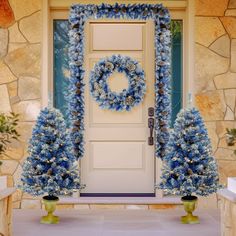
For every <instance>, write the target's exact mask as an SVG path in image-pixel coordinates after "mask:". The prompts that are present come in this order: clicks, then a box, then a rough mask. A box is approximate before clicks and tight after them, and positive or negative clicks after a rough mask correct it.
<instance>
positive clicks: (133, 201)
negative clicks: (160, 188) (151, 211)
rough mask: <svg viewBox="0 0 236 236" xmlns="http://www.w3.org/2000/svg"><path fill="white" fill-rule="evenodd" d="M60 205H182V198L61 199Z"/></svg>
mask: <svg viewBox="0 0 236 236" xmlns="http://www.w3.org/2000/svg"><path fill="white" fill-rule="evenodd" d="M59 204H124V205H146V204H182V202H181V200H180V197H163V198H157V197H78V198H76V197H60V200H59Z"/></svg>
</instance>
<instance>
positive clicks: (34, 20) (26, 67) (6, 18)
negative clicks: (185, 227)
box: [0, 0, 42, 207]
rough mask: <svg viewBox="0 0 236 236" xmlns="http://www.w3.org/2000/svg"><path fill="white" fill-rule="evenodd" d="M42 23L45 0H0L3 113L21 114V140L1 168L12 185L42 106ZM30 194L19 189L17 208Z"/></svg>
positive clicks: (0, 102) (15, 198)
mask: <svg viewBox="0 0 236 236" xmlns="http://www.w3.org/2000/svg"><path fill="white" fill-rule="evenodd" d="M41 22H42V19H41V0H9V1H8V0H0V112H4V113H5V112H6V113H8V112H11V111H13V112H16V113H19V114H20V117H19V118H20V122H19V133H20V134H21V137H20V140H19V142H14V143H13V144H12V145H11V147H10V148H9V150H8V152H7V156H4V157H3V158H4V159H5V160H4V161H3V165H2V166H1V169H0V171H1V175H8V176H9V177H10V178H9V180H10V183H9V184H10V185H16V184H17V183H18V182H19V179H20V174H21V171H22V167H21V166H22V162H23V160H24V159H25V157H26V155H27V153H26V152H27V143H28V139H29V137H30V135H31V130H32V126H33V124H34V121H35V119H36V116H37V115H38V112H39V109H40V93H41V91H40V70H41V68H40V63H41V58H40V51H41V46H40V41H41ZM22 197H23V201H22V203H21V200H22ZM27 197H28V196H26V195H24V196H23V195H22V193H21V192H20V191H17V192H16V193H15V194H14V195H13V202H14V207H20V205H21V204H22V206H24V204H26V203H25V202H26V200H24V199H25V198H27ZM32 201H34V204H37V205H39V201H37V200H32Z"/></svg>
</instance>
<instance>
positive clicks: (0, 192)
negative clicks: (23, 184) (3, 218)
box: [0, 188, 16, 200]
mask: <svg viewBox="0 0 236 236" xmlns="http://www.w3.org/2000/svg"><path fill="white" fill-rule="evenodd" d="M15 191H16V189H15V188H5V189H2V190H0V200H2V199H4V198H6V197H8V196H10V195H12V194H13V193H14V192H15Z"/></svg>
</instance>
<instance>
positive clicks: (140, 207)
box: [125, 205, 148, 210]
mask: <svg viewBox="0 0 236 236" xmlns="http://www.w3.org/2000/svg"><path fill="white" fill-rule="evenodd" d="M125 209H127V210H148V205H125Z"/></svg>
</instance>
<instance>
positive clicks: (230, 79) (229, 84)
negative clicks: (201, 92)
mask: <svg viewBox="0 0 236 236" xmlns="http://www.w3.org/2000/svg"><path fill="white" fill-rule="evenodd" d="M214 82H215V85H216V88H217V89H230V88H236V73H231V72H227V73H225V74H221V75H217V76H216V77H215V78H214Z"/></svg>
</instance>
